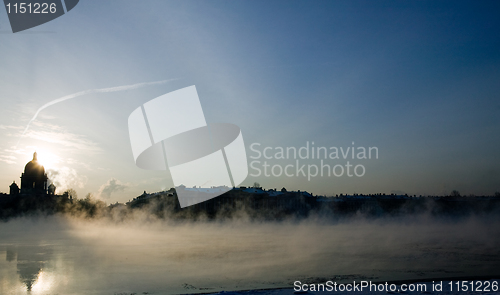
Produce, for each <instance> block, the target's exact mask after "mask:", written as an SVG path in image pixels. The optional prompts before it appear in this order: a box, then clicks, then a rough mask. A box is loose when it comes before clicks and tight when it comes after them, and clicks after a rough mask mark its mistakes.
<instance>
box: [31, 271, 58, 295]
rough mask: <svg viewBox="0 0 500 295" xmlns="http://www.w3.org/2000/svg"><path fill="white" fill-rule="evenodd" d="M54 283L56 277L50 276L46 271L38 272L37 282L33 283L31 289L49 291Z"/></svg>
mask: <svg viewBox="0 0 500 295" xmlns="http://www.w3.org/2000/svg"><path fill="white" fill-rule="evenodd" d="M53 284H54V277H53V276H50V275H49V274H47V273H46V272H44V271H41V272H40V273H39V274H38V278H37V279H36V282H35V283H34V284H33V286H32V287H31V291H32V292H34V293H35V294H36V293H41V292H44V293H45V292H48V291H50V289H51V288H52V285H53Z"/></svg>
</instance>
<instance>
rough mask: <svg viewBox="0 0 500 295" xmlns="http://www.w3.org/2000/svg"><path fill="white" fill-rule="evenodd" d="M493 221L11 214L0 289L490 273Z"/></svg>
mask: <svg viewBox="0 0 500 295" xmlns="http://www.w3.org/2000/svg"><path fill="white" fill-rule="evenodd" d="M492 218H493V219H494V220H492ZM497 222H498V218H494V217H491V216H490V217H473V218H469V219H467V220H461V221H453V222H452V221H443V220H436V219H434V218H427V217H424V216H420V217H412V218H410V217H408V218H404V219H403V218H392V219H378V220H366V219H362V218H360V219H356V220H350V221H344V222H331V221H326V220H323V219H315V218H309V219H307V220H303V221H300V222H299V221H294V222H279V223H278V222H264V223H258V222H249V221H243V220H232V221H225V222H173V221H149V222H138V221H137V220H135V221H125V222H121V223H116V222H108V221H103V220H101V221H98V220H82V219H69V218H66V217H51V218H32V219H29V218H27V219H17V220H13V221H10V222H6V223H2V224H0V241H1V242H0V243H1V244H0V274H1V275H0V293H2V294H5V293H8V292H11V293H12V294H26V292H27V291H26V289H27V284H28V281H29V278H32V281H31V284H32V287H31V288H32V294H43V292H42V291H41V290H45V292H50V293H60V294H66V293H71V292H75V293H81V294H83V293H85V294H87V293H95V294H113V292H114V293H119V292H130V293H132V292H136V293H138V294H140V293H142V292H150V293H155V294H172V293H193V292H209V291H218V290H228V289H250V288H264V287H287V286H288V287H290V286H291V285H290V284H291V283H293V281H294V280H297V279H300V280H302V281H303V282H304V281H307V280H309V281H314V280H328V279H336V280H337V281H339V280H341V279H345V280H351V281H352V279H353V278H357V279H358V280H359V278H362V277H364V278H371V279H373V280H379V281H382V280H395V279H420V278H421V279H424V278H432V277H446V276H448V277H449V276H455V277H456V276H468V275H499V274H500V273H499V271H498V265H499V262H500V253H499V252H500V251H499V249H498V245H499V240H500V235H499V234H500V227H498V226H494V224H496V223H497ZM30 253H31V254H30ZM33 253H39V255H34V254H33ZM40 253H41V254H40ZM47 253H48V254H47ZM27 265H28V266H30V267H26V266H27ZM30 271H31V273H30ZM350 275H353V276H350ZM44 288H45V289H44ZM37 292H38V293H37Z"/></svg>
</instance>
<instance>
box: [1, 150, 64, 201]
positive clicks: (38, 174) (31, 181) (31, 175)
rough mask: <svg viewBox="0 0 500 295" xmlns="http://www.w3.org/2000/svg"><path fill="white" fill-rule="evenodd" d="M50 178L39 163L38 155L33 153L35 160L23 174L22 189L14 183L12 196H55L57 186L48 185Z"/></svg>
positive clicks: (11, 187) (11, 191)
mask: <svg viewBox="0 0 500 295" xmlns="http://www.w3.org/2000/svg"><path fill="white" fill-rule="evenodd" d="M47 182H48V177H47V173H45V168H44V167H43V166H42V165H41V164H40V163H39V162H38V158H37V153H36V152H35V153H33V160H31V161H29V162H28V163H27V164H26V166H25V167H24V173H22V174H21V188H19V187H18V185H17V184H16V182H15V181H14V182H13V183H12V184H11V185H10V194H11V195H19V194H21V195H47V194H48V193H50V194H52V195H53V194H55V189H56V188H55V186H54V185H53V184H51V186H48V185H47Z"/></svg>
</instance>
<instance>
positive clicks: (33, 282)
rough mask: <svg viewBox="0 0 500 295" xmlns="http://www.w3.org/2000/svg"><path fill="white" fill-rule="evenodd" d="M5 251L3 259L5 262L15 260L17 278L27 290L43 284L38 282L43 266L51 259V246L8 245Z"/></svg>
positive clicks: (41, 275)
mask: <svg viewBox="0 0 500 295" xmlns="http://www.w3.org/2000/svg"><path fill="white" fill-rule="evenodd" d="M5 251H6V255H5V260H6V261H7V262H16V264H17V274H18V275H19V280H20V281H21V283H22V284H23V285H24V286H26V290H27V291H28V292H29V291H31V290H32V289H33V287H34V286H36V287H38V288H40V287H42V285H43V284H40V282H39V281H41V280H40V279H41V278H43V277H44V273H43V270H44V267H45V266H46V265H47V264H48V263H49V262H50V260H51V259H52V256H53V255H52V254H53V249H52V248H51V246H47V245H44V246H37V245H20V246H13V245H9V246H7V247H6V249H5ZM43 289H46V288H43Z"/></svg>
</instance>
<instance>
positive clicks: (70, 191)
mask: <svg viewBox="0 0 500 295" xmlns="http://www.w3.org/2000/svg"><path fill="white" fill-rule="evenodd" d="M63 196H65V197H68V198H72V199H76V198H77V196H78V195H77V194H76V191H75V190H74V189H72V188H70V189H68V190H66V191H65V192H64V193H63Z"/></svg>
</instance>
